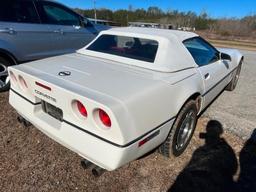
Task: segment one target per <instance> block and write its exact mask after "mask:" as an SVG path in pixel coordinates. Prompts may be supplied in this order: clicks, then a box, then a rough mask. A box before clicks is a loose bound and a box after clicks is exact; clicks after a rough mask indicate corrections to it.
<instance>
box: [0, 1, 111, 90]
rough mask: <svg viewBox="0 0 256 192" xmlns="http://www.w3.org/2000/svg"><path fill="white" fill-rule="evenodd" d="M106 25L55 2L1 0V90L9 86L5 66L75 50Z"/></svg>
mask: <svg viewBox="0 0 256 192" xmlns="http://www.w3.org/2000/svg"><path fill="white" fill-rule="evenodd" d="M108 28H109V27H107V26H103V25H102V26H101V25H94V24H92V23H91V22H89V21H88V20H87V19H86V18H84V17H82V16H80V15H79V14H77V13H75V12H74V11H72V10H71V9H69V8H67V7H66V6H64V5H62V4H60V3H57V2H55V1H49V0H8V1H0V92H1V91H5V90H8V88H9V77H8V73H7V67H8V66H11V65H14V64H20V63H24V62H25V61H31V60H36V59H41V58H45V57H50V56H54V55H60V54H65V53H71V52H74V51H75V50H77V49H80V48H82V47H84V46H85V45H86V44H87V43H89V42H90V41H91V40H92V39H94V38H95V36H96V35H97V34H98V32H99V31H101V30H104V29H108Z"/></svg>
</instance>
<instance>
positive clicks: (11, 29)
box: [0, 28, 16, 35]
mask: <svg viewBox="0 0 256 192" xmlns="http://www.w3.org/2000/svg"><path fill="white" fill-rule="evenodd" d="M0 33H7V34H10V35H13V34H15V33H16V31H15V30H14V29H13V28H5V29H0Z"/></svg>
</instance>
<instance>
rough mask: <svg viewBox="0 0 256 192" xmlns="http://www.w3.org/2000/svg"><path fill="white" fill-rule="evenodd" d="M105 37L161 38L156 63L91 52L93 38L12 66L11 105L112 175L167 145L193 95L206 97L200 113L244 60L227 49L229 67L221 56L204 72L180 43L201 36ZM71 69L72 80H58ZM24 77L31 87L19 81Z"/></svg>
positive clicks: (136, 31)
mask: <svg viewBox="0 0 256 192" xmlns="http://www.w3.org/2000/svg"><path fill="white" fill-rule="evenodd" d="M104 34H107V35H108V34H109V35H122V36H130V37H139V38H140V37H141V38H146V39H152V40H155V41H157V42H158V43H159V47H158V51H157V54H156V57H155V61H154V62H153V63H148V62H145V61H139V60H136V59H131V58H124V57H121V56H115V55H111V54H106V53H99V52H95V51H89V50H87V47H89V46H90V45H91V44H93V42H94V41H93V42H92V43H91V44H89V45H88V46H86V47H85V48H83V49H81V50H79V51H77V53H74V54H69V55H63V56H58V57H53V58H48V59H44V60H40V61H34V62H31V63H27V64H24V65H19V66H14V67H10V68H9V73H12V74H13V75H14V76H15V77H16V80H15V78H14V77H12V80H11V90H10V99H9V101H10V104H11V105H12V106H13V107H14V108H15V109H16V110H17V112H18V113H19V114H20V115H21V116H22V117H24V118H25V119H26V120H28V121H29V122H31V123H32V124H33V125H34V126H35V127H37V128H38V129H40V130H41V131H42V132H44V133H45V134H46V135H48V136H49V137H51V138H52V139H54V140H55V141H57V142H59V143H60V144H62V145H64V146H66V147H67V148H69V149H71V150H72V151H75V152H76V153H78V154H79V155H80V156H82V157H83V158H85V159H87V160H89V161H91V162H93V163H94V164H96V165H98V166H100V167H102V168H104V169H107V170H114V169H117V168H119V167H121V166H123V165H124V164H126V163H128V162H130V161H132V160H135V159H137V158H139V157H141V156H142V155H144V154H145V153H147V152H149V151H150V150H152V149H154V148H156V147H157V146H159V145H161V144H162V143H163V142H164V141H165V140H166V138H167V136H168V134H169V132H170V130H171V128H172V125H173V123H174V121H175V118H176V116H177V114H178V113H179V111H180V109H181V108H182V106H183V105H184V103H185V102H186V101H187V100H188V99H189V98H191V97H192V96H194V95H197V96H199V97H200V106H199V107H200V110H199V113H200V111H202V110H203V109H204V108H205V107H206V106H207V105H208V104H209V103H210V102H212V101H213V99H214V98H215V97H216V96H217V95H218V94H219V93H220V92H221V91H222V90H223V89H224V88H225V87H226V86H227V84H228V83H229V82H230V81H231V78H232V75H233V71H234V70H235V69H236V68H237V66H238V63H239V61H240V60H241V59H242V55H241V54H240V53H239V52H238V51H236V50H232V49H222V50H221V51H222V52H225V53H228V54H229V55H230V56H231V58H232V61H231V62H230V61H224V60H222V59H220V60H218V61H216V62H215V63H212V64H209V65H205V66H202V67H199V66H198V65H197V64H196V63H195V60H194V59H193V57H192V56H191V54H190V53H189V51H188V50H187V49H186V47H185V46H184V44H183V43H182V42H183V41H184V40H186V39H190V38H194V37H198V35H196V34H194V33H190V32H181V31H172V30H161V29H143V28H133V27H129V28H114V29H111V30H108V31H103V32H101V33H100V34H99V36H98V37H97V38H99V37H100V36H101V35H104ZM97 38H96V39H97ZM66 71H68V72H69V73H70V74H68V75H69V76H60V75H59V73H60V72H66ZM205 74H208V75H207V76H205ZM64 75H65V74H64ZM21 77H22V78H23V79H24V80H25V81H26V84H27V87H28V88H26V87H24V85H22V84H21V83H20V80H21ZM38 82H39V83H40V84H42V85H44V86H46V87H47V88H50V89H51V90H47V89H46V88H45V87H43V86H38ZM42 100H43V101H46V102H47V103H50V104H52V105H54V106H56V107H58V108H59V109H61V110H62V111H63V120H62V121H59V120H57V119H55V118H54V117H52V116H50V115H48V114H47V113H45V112H44V111H43V109H42V105H41V102H42ZM74 100H79V101H81V102H82V103H83V104H84V105H86V108H87V112H88V117H87V118H86V119H85V118H83V117H81V116H79V114H77V112H76V109H75V107H74V105H73V102H74ZM98 108H101V109H103V110H104V111H105V112H107V114H108V115H109V116H110V119H111V122H112V125H111V128H110V129H106V127H104V126H101V125H100V123H99V122H98V121H99V120H98V117H97V114H96V113H95V110H96V109H98ZM145 139H146V140H145ZM143 141H146V142H145V143H143ZM141 142H142V143H143V145H141Z"/></svg>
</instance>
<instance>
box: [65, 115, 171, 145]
mask: <svg viewBox="0 0 256 192" xmlns="http://www.w3.org/2000/svg"><path fill="white" fill-rule="evenodd" d="M175 118H176V117H172V118H171V119H169V120H167V121H165V122H164V123H162V124H161V125H159V126H157V127H155V128H154V129H152V130H150V131H148V132H147V133H145V134H143V135H141V136H140V137H138V138H136V139H134V140H132V141H131V142H129V143H127V144H125V145H119V144H116V143H113V142H111V141H109V140H106V139H104V138H102V137H100V136H98V135H95V134H94V133H91V132H89V131H87V130H84V129H83V128H81V127H79V126H77V125H74V124H73V123H70V122H68V121H66V120H63V122H64V123H66V124H68V125H70V126H72V127H74V128H76V129H78V130H80V131H83V132H85V133H87V134H89V135H92V136H94V137H96V138H98V139H100V140H102V141H105V142H107V143H109V144H111V145H114V146H116V147H119V148H125V147H128V146H130V145H132V144H134V143H136V142H137V141H139V140H140V139H142V138H143V137H145V136H146V135H148V134H150V133H152V132H154V131H155V130H157V129H159V128H160V127H162V126H163V125H164V124H166V123H168V122H170V121H172V120H174V119H175Z"/></svg>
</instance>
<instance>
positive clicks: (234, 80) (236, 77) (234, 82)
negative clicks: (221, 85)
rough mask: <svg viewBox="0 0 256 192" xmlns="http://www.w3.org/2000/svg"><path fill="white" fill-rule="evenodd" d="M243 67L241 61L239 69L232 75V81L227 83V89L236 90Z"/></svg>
mask: <svg viewBox="0 0 256 192" xmlns="http://www.w3.org/2000/svg"><path fill="white" fill-rule="evenodd" d="M241 68H242V61H240V63H239V65H238V67H237V69H236V70H235V72H234V75H233V77H232V80H231V81H230V83H229V84H228V85H227V87H226V89H225V90H227V91H234V90H235V88H236V86H237V82H238V80H239V77H240V72H241Z"/></svg>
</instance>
